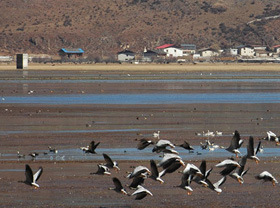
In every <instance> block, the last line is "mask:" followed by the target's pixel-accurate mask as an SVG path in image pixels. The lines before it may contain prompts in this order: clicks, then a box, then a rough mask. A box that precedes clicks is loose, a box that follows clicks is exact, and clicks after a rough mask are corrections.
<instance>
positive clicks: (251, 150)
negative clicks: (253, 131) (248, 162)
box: [247, 136, 255, 157]
mask: <svg viewBox="0 0 280 208" xmlns="http://www.w3.org/2000/svg"><path fill="white" fill-rule="evenodd" d="M254 152H255V151H254V138H253V137H251V136H250V138H249V143H248V145H247V155H248V157H251V156H254Z"/></svg>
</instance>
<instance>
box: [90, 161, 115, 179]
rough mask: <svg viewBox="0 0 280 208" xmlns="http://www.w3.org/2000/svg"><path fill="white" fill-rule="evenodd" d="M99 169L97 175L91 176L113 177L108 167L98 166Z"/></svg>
mask: <svg viewBox="0 0 280 208" xmlns="http://www.w3.org/2000/svg"><path fill="white" fill-rule="evenodd" d="M97 167H98V169H97V171H96V172H95V173H90V174H91V175H108V176H110V175H111V173H110V169H109V168H108V167H107V166H105V165H101V164H98V165H97Z"/></svg>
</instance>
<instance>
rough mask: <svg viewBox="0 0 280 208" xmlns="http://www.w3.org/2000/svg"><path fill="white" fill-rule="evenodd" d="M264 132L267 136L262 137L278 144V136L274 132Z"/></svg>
mask: <svg viewBox="0 0 280 208" xmlns="http://www.w3.org/2000/svg"><path fill="white" fill-rule="evenodd" d="M266 134H267V137H265V138H263V139H264V140H267V141H274V142H275V143H276V145H279V144H280V142H279V137H277V136H276V134H275V133H273V132H272V131H268V132H266Z"/></svg>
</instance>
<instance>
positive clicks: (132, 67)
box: [0, 63, 280, 71]
mask: <svg viewBox="0 0 280 208" xmlns="http://www.w3.org/2000/svg"><path fill="white" fill-rule="evenodd" d="M1 70H16V65H15V64H10V65H6V64H2V65H0V71H1ZM28 70H97V71H280V67H279V64H244V63H242V64H241V63H238V64H195V65H193V64H77V65H76V64H55V65H51V64H29V66H28Z"/></svg>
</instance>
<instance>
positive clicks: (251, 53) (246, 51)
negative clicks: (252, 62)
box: [240, 47, 255, 56]
mask: <svg viewBox="0 0 280 208" xmlns="http://www.w3.org/2000/svg"><path fill="white" fill-rule="evenodd" d="M240 55H241V56H254V55H255V50H254V49H253V48H248V47H244V48H241V49H240Z"/></svg>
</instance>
